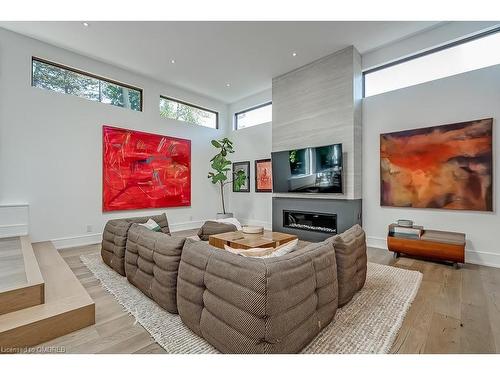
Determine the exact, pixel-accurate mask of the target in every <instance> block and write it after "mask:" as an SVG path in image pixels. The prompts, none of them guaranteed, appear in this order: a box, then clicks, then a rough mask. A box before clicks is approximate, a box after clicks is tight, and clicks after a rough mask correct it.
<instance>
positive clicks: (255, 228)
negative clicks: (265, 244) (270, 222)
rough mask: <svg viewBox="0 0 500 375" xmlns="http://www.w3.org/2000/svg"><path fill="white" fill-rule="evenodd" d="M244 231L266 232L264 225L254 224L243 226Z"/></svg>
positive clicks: (249, 232) (251, 232)
mask: <svg viewBox="0 0 500 375" xmlns="http://www.w3.org/2000/svg"><path fill="white" fill-rule="evenodd" d="M242 231H243V233H246V234H260V233H264V227H258V226H254V225H245V226H243V230H242Z"/></svg>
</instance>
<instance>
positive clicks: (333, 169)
mask: <svg viewBox="0 0 500 375" xmlns="http://www.w3.org/2000/svg"><path fill="white" fill-rule="evenodd" d="M342 163H343V160H342V144H335V145H329V146H321V147H308V148H302V149H298V150H289V151H280V152H273V153H272V170H273V191H274V192H278V193H288V192H294V193H342V192H343V188H342Z"/></svg>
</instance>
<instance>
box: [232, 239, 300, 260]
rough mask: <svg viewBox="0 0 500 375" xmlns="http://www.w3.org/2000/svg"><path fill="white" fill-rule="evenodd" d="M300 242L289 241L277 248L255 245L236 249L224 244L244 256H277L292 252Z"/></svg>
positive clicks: (234, 252)
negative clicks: (249, 247)
mask: <svg viewBox="0 0 500 375" xmlns="http://www.w3.org/2000/svg"><path fill="white" fill-rule="evenodd" d="M298 243H299V240H298V239H295V240H293V241H290V242H287V243H285V244H283V245H280V246H278V247H277V248H276V249H274V248H272V247H265V248H264V247H253V248H251V249H234V248H232V247H230V246H228V245H224V249H225V250H227V251H229V252H231V253H233V254H238V255H242V256H244V257H252V258H275V257H280V256H283V255H286V254H288V253H291V252H292V251H294V250H295V249H296V248H297V244H298Z"/></svg>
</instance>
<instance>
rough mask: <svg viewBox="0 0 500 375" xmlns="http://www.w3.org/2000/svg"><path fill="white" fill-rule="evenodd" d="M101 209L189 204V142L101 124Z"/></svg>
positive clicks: (115, 209) (112, 209)
mask: <svg viewBox="0 0 500 375" xmlns="http://www.w3.org/2000/svg"><path fill="white" fill-rule="evenodd" d="M102 193H103V194H102V196H103V200H102V207H103V211H117V210H134V209H141V208H160V207H178V206H190V205H191V141H189V140H187V139H180V138H172V137H167V136H163V135H158V134H150V133H144V132H139V131H134V130H128V129H120V128H115V127H111V126H103V192H102Z"/></svg>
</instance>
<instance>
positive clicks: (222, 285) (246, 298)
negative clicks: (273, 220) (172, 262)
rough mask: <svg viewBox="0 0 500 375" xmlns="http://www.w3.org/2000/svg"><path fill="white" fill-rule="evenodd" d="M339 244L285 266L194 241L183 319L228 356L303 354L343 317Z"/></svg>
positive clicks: (309, 249)
mask: <svg viewBox="0 0 500 375" xmlns="http://www.w3.org/2000/svg"><path fill="white" fill-rule="evenodd" d="M337 303H338V301H337V277H336V264H335V254H334V252H333V251H332V247H331V243H326V242H322V243H318V244H311V245H309V246H306V247H305V248H302V249H300V250H296V251H294V252H292V253H290V254H287V255H284V256H282V257H277V258H266V259H258V258H246V257H241V256H238V255H235V254H232V253H230V252H228V251H221V250H220V249H217V248H215V247H212V246H210V245H209V244H207V243H206V242H201V241H200V242H194V241H189V242H188V241H186V244H185V246H184V249H183V251H182V257H181V263H180V266H179V275H178V284H177V307H178V310H179V315H180V317H181V319H182V321H183V322H184V324H186V326H188V327H189V328H190V329H191V330H192V331H193V332H195V333H196V334H197V335H199V336H201V337H203V338H205V340H207V341H208V342H209V343H210V344H212V345H213V346H214V347H215V348H217V349H218V350H219V351H221V352H223V353H297V352H299V351H300V350H301V349H302V348H303V347H304V346H306V345H307V344H308V343H309V342H310V341H311V340H312V339H313V338H314V337H315V336H316V335H317V334H318V333H319V332H320V330H321V329H323V328H324V327H325V326H326V325H328V324H329V323H330V322H331V320H332V319H333V317H334V315H335V312H336V310H337Z"/></svg>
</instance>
